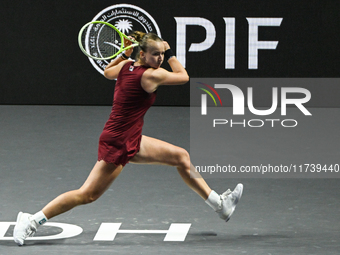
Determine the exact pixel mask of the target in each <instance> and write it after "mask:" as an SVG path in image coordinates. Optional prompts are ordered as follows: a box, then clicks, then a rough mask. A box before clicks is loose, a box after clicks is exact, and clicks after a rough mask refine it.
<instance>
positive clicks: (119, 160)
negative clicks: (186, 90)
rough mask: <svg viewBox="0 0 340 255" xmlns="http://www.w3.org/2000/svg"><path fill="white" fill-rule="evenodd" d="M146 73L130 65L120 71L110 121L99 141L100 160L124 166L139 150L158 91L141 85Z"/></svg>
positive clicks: (138, 67)
mask: <svg viewBox="0 0 340 255" xmlns="http://www.w3.org/2000/svg"><path fill="white" fill-rule="evenodd" d="M146 70H147V67H145V66H134V62H128V63H126V64H125V65H124V66H123V67H122V69H121V71H120V72H119V75H118V78H117V82H116V87H115V91H114V96H113V105H112V111H111V114H110V118H109V119H108V121H107V122H106V124H105V126H104V130H103V132H102V134H101V136H100V138H99V148H98V160H99V161H100V160H104V161H105V162H106V163H114V164H115V165H123V166H124V165H125V164H126V163H128V162H129V160H130V159H131V158H132V157H133V156H134V155H135V154H136V153H137V152H138V151H139V148H140V142H141V138H142V127H143V123H144V115H145V113H146V112H147V110H148V109H149V108H150V107H151V105H152V104H153V103H154V101H155V99H156V92H153V93H147V92H146V91H145V90H144V89H143V88H142V86H141V78H142V75H143V73H144V72H145V71H146Z"/></svg>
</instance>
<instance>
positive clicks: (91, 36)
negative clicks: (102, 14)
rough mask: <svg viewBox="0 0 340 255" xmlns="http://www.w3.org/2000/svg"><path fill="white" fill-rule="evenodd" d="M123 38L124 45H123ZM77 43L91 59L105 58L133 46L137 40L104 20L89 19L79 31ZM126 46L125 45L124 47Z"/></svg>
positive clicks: (109, 57) (136, 43) (114, 55)
mask: <svg viewBox="0 0 340 255" xmlns="http://www.w3.org/2000/svg"><path fill="white" fill-rule="evenodd" d="M124 38H125V39H127V40H125V42H128V43H126V45H124ZM78 43H79V47H80V49H81V50H82V52H83V53H84V54H85V55H86V56H88V57H90V58H93V59H97V60H106V59H111V58H114V57H116V56H117V55H118V54H120V53H121V52H123V51H125V50H127V49H130V48H132V47H135V46H137V45H138V42H136V41H134V40H133V39H131V38H129V37H128V36H126V35H125V34H123V33H122V32H120V31H119V30H118V29H117V28H116V27H115V26H113V25H112V24H110V23H107V22H104V21H91V22H89V23H87V24H85V25H84V26H83V27H82V28H81V29H80V31H79V35H78ZM125 46H126V47H125Z"/></svg>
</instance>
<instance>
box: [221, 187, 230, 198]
mask: <svg viewBox="0 0 340 255" xmlns="http://www.w3.org/2000/svg"><path fill="white" fill-rule="evenodd" d="M231 193H232V192H231V190H230V189H228V190H227V191H226V192H224V193H223V194H222V195H221V197H227V196H228V195H229V194H231Z"/></svg>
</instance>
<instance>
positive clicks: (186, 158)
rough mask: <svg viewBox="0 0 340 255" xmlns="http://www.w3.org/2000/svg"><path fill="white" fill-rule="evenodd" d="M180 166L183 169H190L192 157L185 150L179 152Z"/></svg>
mask: <svg viewBox="0 0 340 255" xmlns="http://www.w3.org/2000/svg"><path fill="white" fill-rule="evenodd" d="M177 160H178V166H180V167H183V168H190V155H189V152H188V151H187V150H185V149H183V148H180V149H179V151H178V158H177Z"/></svg>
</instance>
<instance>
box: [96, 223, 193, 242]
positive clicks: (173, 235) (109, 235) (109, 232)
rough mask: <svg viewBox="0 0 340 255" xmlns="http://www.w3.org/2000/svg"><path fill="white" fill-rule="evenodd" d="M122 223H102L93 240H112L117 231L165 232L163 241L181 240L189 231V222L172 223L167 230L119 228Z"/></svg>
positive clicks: (129, 232) (131, 232)
mask: <svg viewBox="0 0 340 255" xmlns="http://www.w3.org/2000/svg"><path fill="white" fill-rule="evenodd" d="M121 225H122V223H102V224H101V225H100V228H99V230H98V232H97V234H96V236H95V237H94V239H93V241H113V240H114V239H115V237H116V235H117V233H122V234H166V235H165V238H164V240H163V241H168V242H169V241H180V242H183V241H184V240H185V238H186V236H187V234H188V232H189V229H190V226H191V224H190V223H172V224H171V225H170V228H169V229H168V230H120V229H119V228H120V226H121Z"/></svg>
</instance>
